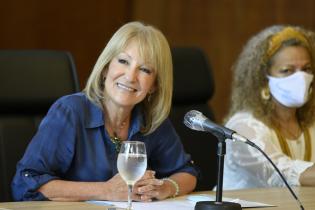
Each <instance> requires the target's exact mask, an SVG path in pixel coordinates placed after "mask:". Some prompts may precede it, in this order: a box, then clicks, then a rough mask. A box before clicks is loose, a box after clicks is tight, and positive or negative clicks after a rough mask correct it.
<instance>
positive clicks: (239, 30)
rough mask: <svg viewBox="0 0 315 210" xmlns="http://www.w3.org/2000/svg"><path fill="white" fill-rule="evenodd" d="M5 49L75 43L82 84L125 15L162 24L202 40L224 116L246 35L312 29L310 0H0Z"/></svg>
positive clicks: (177, 36)
mask: <svg viewBox="0 0 315 210" xmlns="http://www.w3.org/2000/svg"><path fill="white" fill-rule="evenodd" d="M0 5H1V6H0V31H1V33H0V48H1V49H34V48H35V49H36V48H42V49H43V48H45V49H56V50H68V51H70V52H71V53H72V54H73V55H74V57H75V60H76V64H77V69H78V72H79V79H80V83H81V87H83V86H84V84H85V81H86V79H87V77H88V75H89V73H90V71H91V68H92V67H93V65H94V63H95V61H96V59H97V57H98V55H99V53H100V52H101V50H102V49H103V48H104V45H105V44H106V43H107V41H108V40H109V38H110V37H111V35H112V34H113V32H114V31H115V30H116V29H117V28H118V27H120V26H121V25H122V24H123V23H125V22H127V21H131V20H141V21H144V22H147V23H150V24H153V25H155V26H157V27H158V28H160V29H161V30H162V31H163V32H164V34H165V35H166V36H167V38H168V40H169V42H170V44H171V45H172V46H199V47H201V48H203V49H204V50H205V51H206V53H207V55H208V57H209V60H210V61H211V64H212V66H213V70H214V76H215V81H216V92H215V96H214V98H213V99H212V100H211V101H210V103H211V105H212V106H213V108H214V111H215V114H216V116H217V119H218V120H219V121H221V120H222V119H223V117H224V116H225V114H226V113H227V110H228V104H229V96H230V88H231V87H230V86H231V74H232V72H231V70H230V69H231V66H232V64H233V62H234V61H235V59H236V58H237V55H238V54H239V52H240V51H241V49H242V46H243V45H244V44H245V42H246V40H247V39H248V38H249V37H250V36H252V35H253V34H255V33H257V32H258V31H260V30H262V29H263V28H265V27H266V26H269V25H272V24H283V23H290V24H298V25H302V26H305V27H307V28H310V29H315V23H314V9H315V3H314V1H313V0H299V1H296V0H158V1H157V0H115V1H111V0H90V1H78V0H54V1H49V0H27V1H25V0H0Z"/></svg>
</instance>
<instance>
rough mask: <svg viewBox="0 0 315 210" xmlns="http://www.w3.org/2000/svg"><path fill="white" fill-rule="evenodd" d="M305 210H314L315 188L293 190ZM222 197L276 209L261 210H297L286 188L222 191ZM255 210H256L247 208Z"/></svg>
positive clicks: (295, 203) (294, 201) (297, 207)
mask: <svg viewBox="0 0 315 210" xmlns="http://www.w3.org/2000/svg"><path fill="white" fill-rule="evenodd" d="M293 190H294V192H295V193H296V194H297V196H298V198H299V199H300V201H301V202H302V204H303V206H304V208H305V209H306V210H313V209H315V187H296V188H293ZM223 197H231V198H240V199H243V200H249V201H256V202H260V203H268V204H273V205H276V207H269V208H263V209H266V210H269V209H270V210H293V209H294V210H298V209H300V208H299V206H298V204H297V202H296V200H295V199H294V198H293V196H292V195H291V193H290V192H289V190H288V189H287V188H260V189H247V190H237V191H224V192H223ZM247 209H248V210H250V209H256V210H257V208H247Z"/></svg>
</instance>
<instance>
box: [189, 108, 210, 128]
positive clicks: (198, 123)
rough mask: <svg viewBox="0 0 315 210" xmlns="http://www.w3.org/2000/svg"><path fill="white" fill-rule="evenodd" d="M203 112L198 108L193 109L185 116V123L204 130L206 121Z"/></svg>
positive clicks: (190, 126)
mask: <svg viewBox="0 0 315 210" xmlns="http://www.w3.org/2000/svg"><path fill="white" fill-rule="evenodd" d="M205 119H206V118H205V117H204V116H203V114H202V113H201V112H199V111H197V110H191V111H189V112H187V113H186V114H185V116H184V124H185V125H186V126H187V127H188V128H190V129H193V130H197V131H204V128H203V126H202V125H203V122H204V121H205Z"/></svg>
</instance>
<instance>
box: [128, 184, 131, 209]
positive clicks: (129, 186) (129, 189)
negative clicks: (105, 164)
mask: <svg viewBox="0 0 315 210" xmlns="http://www.w3.org/2000/svg"><path fill="white" fill-rule="evenodd" d="M131 194H132V185H131V184H128V210H131V205H132V199H131Z"/></svg>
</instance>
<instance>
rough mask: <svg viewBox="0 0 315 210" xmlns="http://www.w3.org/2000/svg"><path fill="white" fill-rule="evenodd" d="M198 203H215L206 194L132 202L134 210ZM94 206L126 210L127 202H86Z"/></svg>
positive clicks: (248, 204)
mask: <svg viewBox="0 0 315 210" xmlns="http://www.w3.org/2000/svg"><path fill="white" fill-rule="evenodd" d="M198 201H215V196H212V195H207V194H194V195H186V196H180V197H177V198H174V199H166V200H163V201H153V202H132V207H133V209H134V210H161V209H177V210H193V209H194V207H195V204H196V202H198ZM223 201H229V202H234V203H239V204H241V206H242V208H253V207H271V206H274V205H271V204H265V203H258V202H252V201H246V200H240V199H237V198H225V197H223ZM88 202H89V203H93V204H96V205H104V206H111V209H113V210H114V209H115V207H117V208H126V207H127V202H113V201H88Z"/></svg>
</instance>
